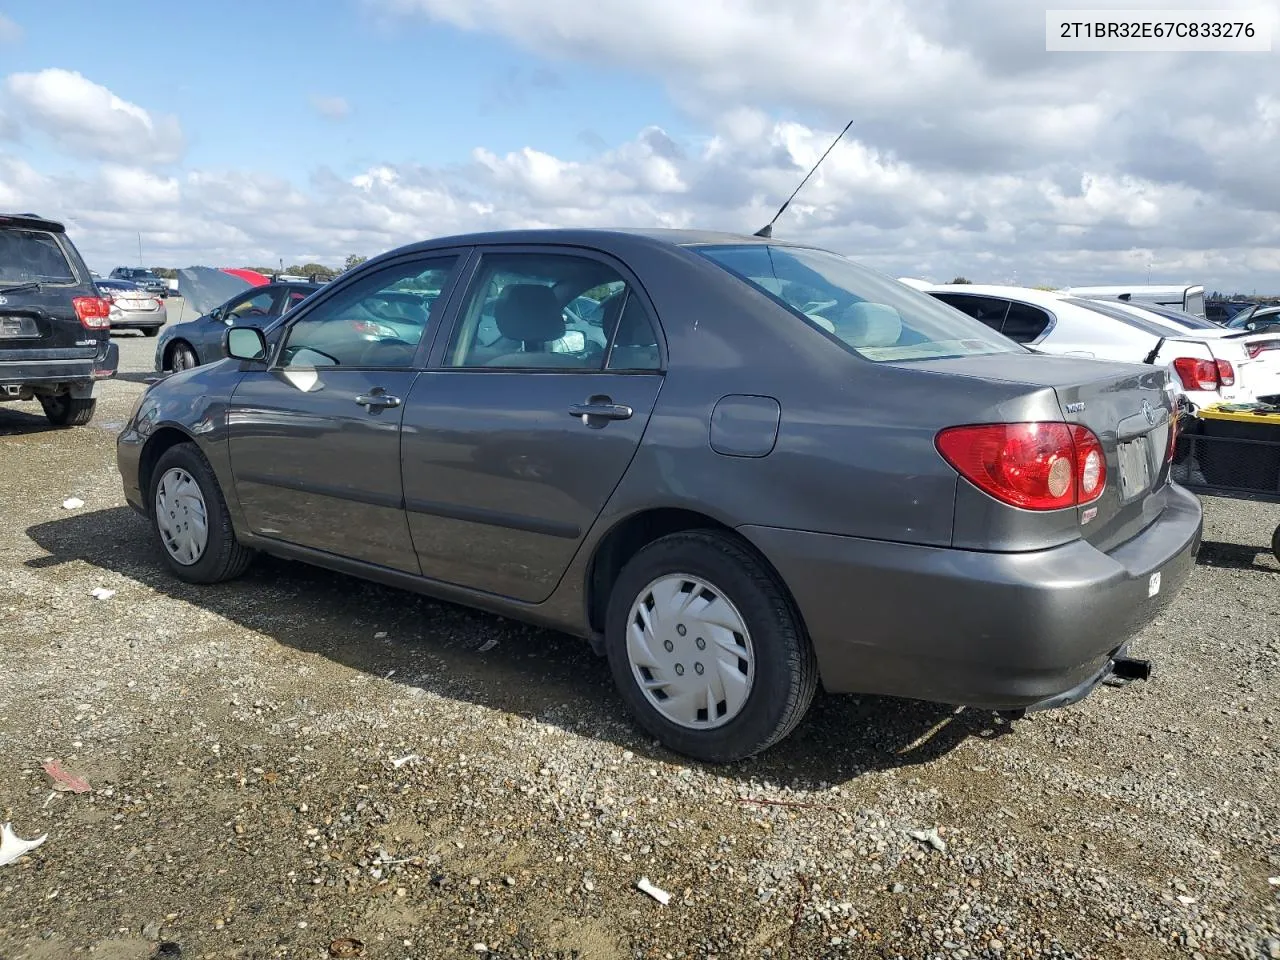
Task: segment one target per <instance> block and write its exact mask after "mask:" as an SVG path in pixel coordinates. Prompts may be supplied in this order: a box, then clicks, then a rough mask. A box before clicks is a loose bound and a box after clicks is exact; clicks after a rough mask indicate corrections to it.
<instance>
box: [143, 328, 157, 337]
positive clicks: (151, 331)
mask: <svg viewBox="0 0 1280 960" xmlns="http://www.w3.org/2000/svg"><path fill="white" fill-rule="evenodd" d="M159 334H160V328H159V327H143V328H142V335H143V336H144V337H155V336H158V335H159Z"/></svg>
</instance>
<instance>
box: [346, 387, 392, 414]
mask: <svg viewBox="0 0 1280 960" xmlns="http://www.w3.org/2000/svg"><path fill="white" fill-rule="evenodd" d="M356 403H358V404H359V405H360V406H362V407H365V408H366V409H369V410H384V409H386V408H387V407H398V406H400V398H399V397H393V396H391V395H390V394H389V393H385V392H383V390H382V388H381V387H374V388H373V390H372V391H370V392H369V393H362V394H361V395H360V396H358V397H356Z"/></svg>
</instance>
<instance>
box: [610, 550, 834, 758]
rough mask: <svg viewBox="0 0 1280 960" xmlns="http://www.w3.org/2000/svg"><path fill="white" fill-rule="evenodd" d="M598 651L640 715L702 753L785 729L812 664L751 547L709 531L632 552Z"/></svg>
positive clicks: (797, 716) (753, 745)
mask: <svg viewBox="0 0 1280 960" xmlns="http://www.w3.org/2000/svg"><path fill="white" fill-rule="evenodd" d="M605 649H606V652H607V654H608V657H609V666H610V669H611V671H612V673H613V678H614V682H615V683H617V685H618V689H619V691H620V692H621V694H622V697H623V699H624V700H625V701H626V703H627V705H628V707H630V709H631V710H632V712H633V713H634V714H635V715H636V718H637V720H638V721H639V723H640V725H641V726H642V727H644V728H645V729H646V730H647V731H649V732H650V733H651V734H653V736H655V737H656V738H657V739H658V740H659V741H660V742H661V743H663V744H664V745H666V746H667V747H669V748H670V749H672V750H675V751H677V752H679V753H683V754H686V755H688V756H691V757H694V758H696V759H699V760H706V761H710V762H717V763H718V762H725V761H730V760H740V759H742V758H744V757H749V756H752V755H753V754H756V753H759V752H760V751H761V750H765V749H767V748H768V747H770V746H772V745H773V744H775V743H777V742H778V741H779V740H781V739H782V738H783V737H785V736H787V734H789V733H790V732H791V731H792V730H793V729H794V728H795V727H796V725H797V724H798V723H799V722H800V720H801V719H802V718H803V717H804V714H805V711H806V710H808V708H809V704H810V703H811V702H812V701H813V696H814V693H815V692H816V691H817V686H818V666H817V660H816V659H815V657H814V654H813V648H812V647H811V646H810V644H809V640H808V637H807V636H806V635H805V632H804V628H803V626H802V625H801V623H800V619H799V616H798V615H797V613H796V612H795V609H794V607H793V605H792V603H791V601H790V599H789V598H788V596H787V594H786V592H785V590H784V589H783V588H782V585H781V584H780V583H779V582H778V580H777V578H776V577H775V576H774V574H773V572H772V571H771V570H769V568H768V567H767V566H766V564H765V563H764V561H763V560H761V559H760V558H759V557H758V556H757V555H756V554H755V553H754V552H753V551H752V550H751V549H750V548H749V547H747V546H746V545H745V544H743V543H742V542H741V541H739V540H737V539H736V538H734V537H732V536H729V535H726V534H722V533H717V532H714V531H691V532H686V533H677V534H672V535H670V536H667V537H663V538H661V539H660V540H656V541H654V542H653V543H651V544H649V545H648V546H646V547H644V548H643V549H642V550H640V551H639V552H638V553H637V554H636V555H635V556H634V557H633V558H632V559H631V560H630V562H628V563H627V565H626V566H625V567H624V568H623V570H622V573H621V575H620V576H619V577H618V580H617V583H615V584H614V587H613V591H612V593H611V594H610V598H609V609H608V612H607V614H606V625H605Z"/></svg>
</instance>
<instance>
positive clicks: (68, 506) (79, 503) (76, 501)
mask: <svg viewBox="0 0 1280 960" xmlns="http://www.w3.org/2000/svg"><path fill="white" fill-rule="evenodd" d="M83 506H84V501H83V500H81V499H80V498H79V497H68V498H67V499H66V500H63V501H62V509H63V510H79V509H80V508H81V507H83Z"/></svg>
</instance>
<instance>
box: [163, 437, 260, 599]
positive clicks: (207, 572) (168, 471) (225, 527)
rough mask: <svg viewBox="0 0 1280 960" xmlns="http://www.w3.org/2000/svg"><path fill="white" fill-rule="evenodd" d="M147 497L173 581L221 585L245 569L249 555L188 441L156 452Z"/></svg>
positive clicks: (213, 479) (205, 466)
mask: <svg viewBox="0 0 1280 960" xmlns="http://www.w3.org/2000/svg"><path fill="white" fill-rule="evenodd" d="M149 494H150V504H151V525H152V528H153V529H154V531H155V535H156V539H157V540H158V541H159V543H160V550H161V553H162V554H163V555H164V559H165V562H166V563H167V564H168V566H169V569H170V570H171V571H172V572H173V574H174V575H175V576H177V577H178V578H179V579H182V580H186V581H188V582H189V583H221V582H222V581H223V580H231V579H233V578H234V577H238V576H240V574H242V573H244V571H245V569H246V568H248V566H249V563H250V562H251V561H252V559H253V552H252V551H251V550H249V549H247V548H246V547H243V546H241V544H240V541H239V540H237V539H236V534H235V530H234V529H232V526H231V515H230V514H229V513H228V512H227V501H226V500H225V499H224V498H223V496H222V488H221V487H220V486H219V485H218V478H217V477H216V476H214V473H213V468H212V467H210V466H209V462H208V461H207V460H206V459H205V458H204V454H202V453H201V452H200V449H199V448H198V447H197V446H196V445H195V444H194V443H180V444H178V445H177V446H174V447H170V448H169V449H168V450H166V451H165V452H164V453H163V454H161V456H160V460H159V462H157V463H156V466H155V469H154V470H153V471H152V472H151V483H150V491H149Z"/></svg>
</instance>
